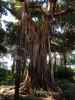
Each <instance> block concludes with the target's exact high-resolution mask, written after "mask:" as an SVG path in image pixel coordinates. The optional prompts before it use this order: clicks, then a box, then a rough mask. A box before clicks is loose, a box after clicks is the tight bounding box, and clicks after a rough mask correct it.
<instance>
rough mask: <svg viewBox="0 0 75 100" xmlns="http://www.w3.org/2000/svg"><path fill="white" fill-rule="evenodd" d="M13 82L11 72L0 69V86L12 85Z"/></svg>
mask: <svg viewBox="0 0 75 100" xmlns="http://www.w3.org/2000/svg"><path fill="white" fill-rule="evenodd" d="M13 82H14V79H13V75H12V74H11V71H8V70H5V69H2V68H0V84H13Z"/></svg>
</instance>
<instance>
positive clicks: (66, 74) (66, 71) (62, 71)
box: [56, 66, 74, 79]
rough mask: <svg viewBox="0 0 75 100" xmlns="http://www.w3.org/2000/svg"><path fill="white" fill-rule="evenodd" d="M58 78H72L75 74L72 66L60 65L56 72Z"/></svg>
mask: <svg viewBox="0 0 75 100" xmlns="http://www.w3.org/2000/svg"><path fill="white" fill-rule="evenodd" d="M56 75H57V78H67V79H70V78H71V77H73V76H74V71H73V70H72V69H71V68H67V67H66V68H65V67H61V66H59V67H58V68H57V72H56Z"/></svg>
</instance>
